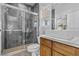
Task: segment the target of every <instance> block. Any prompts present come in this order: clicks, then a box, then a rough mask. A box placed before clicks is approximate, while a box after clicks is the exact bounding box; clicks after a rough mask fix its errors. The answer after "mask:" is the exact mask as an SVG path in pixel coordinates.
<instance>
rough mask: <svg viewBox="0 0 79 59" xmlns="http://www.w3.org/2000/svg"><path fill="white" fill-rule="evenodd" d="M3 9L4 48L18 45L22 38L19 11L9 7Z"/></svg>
mask: <svg viewBox="0 0 79 59" xmlns="http://www.w3.org/2000/svg"><path fill="white" fill-rule="evenodd" d="M4 9H5V11H4V14H3V15H4V23H5V25H4V33H5V38H4V48H6V49H7V48H13V47H16V46H20V45H21V44H22V39H23V35H22V34H23V33H22V19H20V11H18V10H16V9H12V8H9V7H5V8H4Z"/></svg>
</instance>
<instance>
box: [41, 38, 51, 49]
mask: <svg viewBox="0 0 79 59" xmlns="http://www.w3.org/2000/svg"><path fill="white" fill-rule="evenodd" d="M40 39H41V40H40V43H42V44H44V45H46V46H48V47H49V48H51V40H49V39H46V38H42V37H41V38H40Z"/></svg>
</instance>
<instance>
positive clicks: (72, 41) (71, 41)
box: [40, 35, 79, 48]
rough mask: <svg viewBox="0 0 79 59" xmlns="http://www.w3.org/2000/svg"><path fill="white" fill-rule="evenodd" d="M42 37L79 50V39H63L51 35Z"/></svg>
mask: <svg viewBox="0 0 79 59" xmlns="http://www.w3.org/2000/svg"><path fill="white" fill-rule="evenodd" d="M40 37H43V38H47V39H49V40H52V41H56V42H60V43H63V44H67V45H70V46H73V47H77V48H79V39H61V38H58V37H54V36H50V35H41V36H40Z"/></svg>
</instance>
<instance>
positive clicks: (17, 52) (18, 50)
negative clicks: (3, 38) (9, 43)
mask: <svg viewBox="0 0 79 59" xmlns="http://www.w3.org/2000/svg"><path fill="white" fill-rule="evenodd" d="M28 45H29V44H27V45H22V46H18V47H15V48H11V49H6V50H4V52H3V54H2V56H31V53H29V52H27V49H26V47H27V46H28Z"/></svg>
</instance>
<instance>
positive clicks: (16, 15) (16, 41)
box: [1, 4, 38, 49]
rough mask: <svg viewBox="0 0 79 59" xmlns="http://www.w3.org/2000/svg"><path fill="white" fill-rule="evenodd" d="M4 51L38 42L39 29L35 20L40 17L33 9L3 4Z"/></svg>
mask: <svg viewBox="0 0 79 59" xmlns="http://www.w3.org/2000/svg"><path fill="white" fill-rule="evenodd" d="M1 17H2V49H9V48H13V47H16V46H21V45H23V44H29V43H35V42H37V28H38V24H36V26H35V22H34V19H35V18H36V19H37V22H38V15H37V13H35V12H32V11H31V8H30V7H29V8H27V9H23V8H20V7H17V6H16V7H15V6H11V5H8V4H1Z"/></svg>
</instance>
